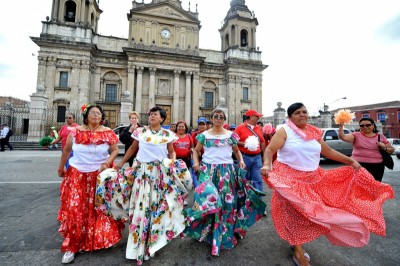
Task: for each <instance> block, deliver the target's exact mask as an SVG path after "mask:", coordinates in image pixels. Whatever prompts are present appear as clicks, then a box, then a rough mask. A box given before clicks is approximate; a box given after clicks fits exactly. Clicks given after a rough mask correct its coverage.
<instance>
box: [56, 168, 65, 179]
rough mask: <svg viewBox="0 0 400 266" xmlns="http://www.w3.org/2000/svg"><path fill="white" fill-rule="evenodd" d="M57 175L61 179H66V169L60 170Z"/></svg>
mask: <svg viewBox="0 0 400 266" xmlns="http://www.w3.org/2000/svg"><path fill="white" fill-rule="evenodd" d="M57 174H58V176H59V177H64V174H65V171H64V168H62V169H58V171H57Z"/></svg>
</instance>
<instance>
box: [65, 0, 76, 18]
mask: <svg viewBox="0 0 400 266" xmlns="http://www.w3.org/2000/svg"><path fill="white" fill-rule="evenodd" d="M75 17H76V4H75V2H74V1H67V2H65V16H64V19H65V21H67V22H75Z"/></svg>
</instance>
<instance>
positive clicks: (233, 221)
mask: <svg viewBox="0 0 400 266" xmlns="http://www.w3.org/2000/svg"><path fill="white" fill-rule="evenodd" d="M245 176H246V172H245V171H244V170H242V169H239V168H237V167H236V166H234V165H233V164H206V163H202V164H201V166H200V174H199V185H198V186H197V187H196V189H195V194H194V201H195V202H194V206H193V207H192V208H188V209H186V210H185V215H186V216H187V223H188V226H187V227H186V229H185V231H184V235H187V236H190V237H193V238H195V239H197V240H199V241H204V240H205V241H207V242H208V243H210V244H211V246H212V247H211V254H212V255H215V256H218V255H219V253H220V250H222V249H231V248H233V247H234V246H235V245H236V244H237V240H238V238H243V237H244V236H245V235H246V231H247V229H248V228H249V227H250V226H252V225H253V224H254V223H255V222H256V221H258V220H259V219H260V218H261V217H262V215H263V214H264V211H265V207H266V205H265V203H264V202H263V201H262V199H261V197H260V196H261V195H263V193H262V192H260V191H258V190H256V189H254V188H252V187H250V186H249V185H248V183H247V182H246V181H245V180H243V178H244V177H245Z"/></svg>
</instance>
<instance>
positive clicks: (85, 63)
mask: <svg viewBox="0 0 400 266" xmlns="http://www.w3.org/2000/svg"><path fill="white" fill-rule="evenodd" d="M81 68H83V69H89V68H90V61H89V60H82V61H81Z"/></svg>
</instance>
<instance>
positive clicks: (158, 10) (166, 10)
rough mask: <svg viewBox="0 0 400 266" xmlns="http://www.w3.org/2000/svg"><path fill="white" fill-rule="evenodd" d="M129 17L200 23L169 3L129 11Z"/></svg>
mask: <svg viewBox="0 0 400 266" xmlns="http://www.w3.org/2000/svg"><path fill="white" fill-rule="evenodd" d="M130 15H131V16H132V15H133V16H134V17H136V16H149V17H150V16H151V17H154V16H156V17H163V18H167V19H176V20H181V21H185V22H190V23H195V24H200V21H199V20H198V19H197V18H196V17H194V16H191V15H190V14H188V13H187V12H186V11H184V10H183V9H179V8H177V7H175V6H173V5H171V4H169V3H160V4H156V5H152V6H143V7H140V8H136V9H131V14H130Z"/></svg>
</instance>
